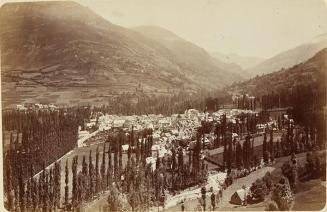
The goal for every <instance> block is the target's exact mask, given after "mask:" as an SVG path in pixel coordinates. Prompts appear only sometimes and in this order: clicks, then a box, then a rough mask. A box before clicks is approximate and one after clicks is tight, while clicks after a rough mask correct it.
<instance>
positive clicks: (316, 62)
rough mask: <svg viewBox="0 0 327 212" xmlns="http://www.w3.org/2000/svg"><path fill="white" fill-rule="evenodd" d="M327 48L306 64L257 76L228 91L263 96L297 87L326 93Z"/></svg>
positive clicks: (233, 86) (229, 88) (235, 85)
mask: <svg viewBox="0 0 327 212" xmlns="http://www.w3.org/2000/svg"><path fill="white" fill-rule="evenodd" d="M326 74H327V48H325V49H323V50H321V51H319V52H318V53H316V54H315V55H314V56H313V57H312V58H310V59H308V60H307V61H305V62H304V63H300V64H297V65H294V66H293V67H291V68H289V69H283V70H280V71H277V72H273V73H270V74H266V75H263V76H256V77H255V78H252V79H250V80H247V81H244V82H242V83H238V84H233V85H232V86H230V87H228V88H227V90H228V92H230V93H234V94H235V93H238V94H240V93H249V94H251V95H255V96H262V95H265V94H267V93H271V92H275V93H276V92H277V93H280V92H283V91H288V90H291V89H292V88H294V87H296V86H311V87H312V88H314V89H318V90H320V91H322V92H325V91H326Z"/></svg>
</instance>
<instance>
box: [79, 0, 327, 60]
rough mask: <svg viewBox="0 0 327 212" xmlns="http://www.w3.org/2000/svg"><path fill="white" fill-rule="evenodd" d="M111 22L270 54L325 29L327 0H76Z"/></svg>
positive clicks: (224, 49) (229, 49)
mask: <svg viewBox="0 0 327 212" xmlns="http://www.w3.org/2000/svg"><path fill="white" fill-rule="evenodd" d="M77 2H80V3H81V4H83V5H85V6H87V7H89V8H91V9H92V10H94V11H95V12H97V13H98V14H100V15H101V16H103V17H104V18H106V19H108V20H109V21H110V22H112V23H114V24H118V25H121V26H124V27H132V26H139V25H157V26H161V27H163V28H166V29H168V30H171V31H173V32H174V33H176V34H177V35H179V36H181V37H182V38H185V39H186V40H188V41H191V42H193V43H196V44H197V45H199V46H201V47H203V48H205V49H206V50H208V51H211V52H215V51H217V52H221V53H224V54H228V53H237V54H240V55H243V56H258V57H265V58H268V57H271V56H273V55H275V54H277V53H279V52H281V51H284V50H286V49H289V48H292V47H294V46H297V45H299V44H302V43H304V42H306V41H308V40H311V39H312V38H313V37H315V36H317V35H320V34H323V33H327V3H326V2H327V0H325V1H323V0H100V1H99V0H79V1H77Z"/></svg>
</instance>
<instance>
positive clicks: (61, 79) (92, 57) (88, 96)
mask: <svg viewBox="0 0 327 212" xmlns="http://www.w3.org/2000/svg"><path fill="white" fill-rule="evenodd" d="M0 27H1V31H0V41H1V51H2V61H1V62H2V64H1V65H2V73H1V74H2V94H3V104H4V105H12V104H18V103H26V102H52V103H58V104H59V103H67V104H79V103H83V102H86V103H88V102H92V103H97V102H99V103H101V102H102V103H103V102H106V101H107V100H106V98H107V97H110V96H112V95H117V94H119V93H124V92H135V90H136V89H139V88H140V85H141V90H143V91H144V92H147V93H149V94H162V93H167V90H169V91H170V92H171V91H174V90H175V91H178V90H181V89H187V90H188V91H189V92H195V91H197V90H199V89H203V88H206V89H216V88H219V87H222V86H225V85H228V84H229V83H231V82H232V81H234V80H235V78H237V75H232V76H230V75H229V73H228V72H225V71H223V70H221V69H219V67H217V66H215V65H214V64H213V63H212V62H210V61H209V60H207V61H202V60H201V59H198V60H196V61H190V60H192V59H193V58H192V57H187V56H185V57H184V58H176V53H174V52H173V51H172V50H171V49H169V48H167V47H165V46H164V45H162V44H161V43H159V42H157V41H155V40H152V39H149V38H147V37H146V36H143V35H142V34H141V33H138V32H135V31H133V30H130V29H126V28H123V27H120V26H117V25H114V24H112V23H110V22H109V21H107V20H105V19H103V18H102V17H100V16H98V15H97V14H95V13H94V12H92V11H91V10H89V9H88V8H86V7H83V6H81V5H79V4H77V3H75V2H32V3H31V2H28V3H7V4H4V5H3V6H2V7H1V9H0ZM186 50H187V49H185V51H186ZM205 54H206V53H205V51H204V52H203V55H205Z"/></svg>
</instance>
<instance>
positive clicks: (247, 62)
mask: <svg viewBox="0 0 327 212" xmlns="http://www.w3.org/2000/svg"><path fill="white" fill-rule="evenodd" d="M212 55H213V56H214V57H216V58H218V59H219V60H221V61H223V62H225V63H230V64H237V65H239V66H240V67H241V68H243V69H249V68H251V67H253V66H255V65H258V64H259V63H261V62H263V61H264V60H265V59H264V58H259V57H251V56H240V55H238V54H235V53H234V54H228V55H224V54H221V53H219V52H213V53H212Z"/></svg>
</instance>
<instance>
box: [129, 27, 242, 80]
mask: <svg viewBox="0 0 327 212" xmlns="http://www.w3.org/2000/svg"><path fill="white" fill-rule="evenodd" d="M132 29H133V30H135V31H137V32H139V33H141V34H142V35H144V36H146V37H147V38H149V39H152V40H154V41H156V42H158V43H160V44H161V45H162V46H164V47H165V48H167V49H168V50H169V51H170V52H172V54H173V57H174V59H175V61H176V62H177V63H178V64H179V65H180V66H181V67H184V68H185V69H188V70H192V71H195V70H203V69H205V70H213V69H216V70H219V72H220V73H219V78H220V79H221V81H228V82H229V81H234V80H241V79H243V77H241V76H242V71H243V70H242V69H241V68H240V67H239V66H237V65H235V64H227V63H223V62H221V61H220V60H219V59H216V58H213V57H211V55H209V54H208V52H206V51H205V50H204V49H203V48H201V47H199V46H196V45H195V44H193V43H190V42H188V41H186V40H184V39H182V38H181V37H179V36H178V35H176V34H174V33H173V32H170V31H169V30H166V29H163V28H161V27H158V26H138V27H133V28H132ZM203 74H205V73H203ZM216 74H218V73H216ZM232 79H234V80H232ZM218 83H221V82H218Z"/></svg>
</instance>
